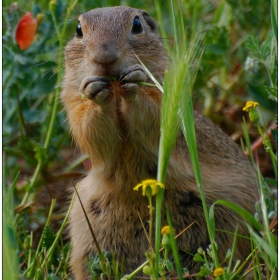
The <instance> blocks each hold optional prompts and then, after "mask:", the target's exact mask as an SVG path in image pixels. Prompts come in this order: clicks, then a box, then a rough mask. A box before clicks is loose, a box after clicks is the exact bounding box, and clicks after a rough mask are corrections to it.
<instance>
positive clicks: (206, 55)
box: [3, 0, 278, 279]
mask: <svg viewBox="0 0 280 280" xmlns="http://www.w3.org/2000/svg"><path fill="white" fill-rule="evenodd" d="M80 2H81V1H75V0H72V1H70V3H68V2H67V1H64V0H61V1H57V4H56V5H54V4H49V1H43V0H42V1H37V2H36V3H35V1H18V4H17V6H15V5H14V4H13V6H12V8H11V5H12V1H8V0H6V1H4V2H3V25H4V31H3V58H4V61H3V149H4V161H3V171H4V175H3V196H4V200H3V201H4V205H3V241H4V243H3V253H4V267H3V271H4V274H3V275H4V279H18V275H21V276H22V277H23V278H26V279H68V278H69V276H68V275H69V265H68V261H69V254H70V246H69V243H68V240H67V238H65V236H66V235H65V232H66V225H67V218H68V214H69V211H68V210H69V209H70V208H69V209H68V210H66V211H65V215H64V216H63V217H61V218H59V219H56V218H55V217H56V215H57V214H58V213H60V211H61V210H60V208H59V207H60V205H57V204H58V202H55V201H52V203H51V205H49V209H50V210H48V208H46V206H44V205H42V203H41V202H40V201H39V200H38V198H37V197H38V194H39V193H40V192H42V190H43V189H44V188H45V187H46V186H48V185H49V184H53V182H54V181H55V182H56V181H58V180H60V181H61V180H62V181H63V178H64V177H63V176H65V175H69V174H72V176H74V175H73V174H74V173H75V172H77V171H79V170H80V169H81V161H83V160H84V159H85V157H84V155H81V157H78V159H73V160H72V161H71V162H69V161H67V160H66V158H65V149H66V148H67V147H69V146H71V140H70V137H69V135H68V132H67V129H65V125H64V118H65V116H64V113H63V112H62V111H61V105H60V104H59V94H60V85H61V80H62V75H63V47H64V46H65V44H66V42H67V41H68V40H69V39H70V38H71V36H73V34H74V33H75V25H76V23H77V21H76V18H77V16H78V15H79V14H80V13H82V12H84V11H87V10H89V9H92V8H94V7H101V6H113V5H120V4H126V5H130V6H134V7H138V8H141V9H145V10H147V11H148V12H149V13H150V14H151V15H152V16H153V17H154V18H155V19H156V20H157V21H158V23H159V26H160V29H161V31H162V32H161V34H162V37H163V40H164V43H165V45H166V46H167V49H168V50H169V54H170V57H171V65H170V68H169V70H168V73H167V74H166V77H165V80H164V86H163V89H162V90H163V92H164V98H163V105H162V115H161V120H162V121H161V131H162V134H161V139H160V147H159V159H158V161H159V164H158V175H157V181H159V182H162V183H164V182H165V174H166V169H167V163H168V159H169V156H170V153H171V150H172V147H173V144H174V141H175V138H176V135H177V132H178V130H179V129H180V127H181V128H182V130H183V132H184V135H185V138H186V141H187V143H188V146H189V150H190V151H191V154H190V155H191V160H192V164H193V168H194V173H195V177H196V181H197V186H198V188H199V190H200V194H201V199H202V203H203V210H204V215H205V219H206V222H207V228H208V233H209V236H210V241H211V248H212V251H211V252H208V253H207V252H203V251H199V252H198V253H197V255H196V256H195V258H196V259H197V260H198V261H200V262H201V270H200V271H198V272H197V273H199V275H200V276H202V275H207V274H210V275H209V277H210V278H214V277H213V276H211V275H212V274H211V273H212V270H213V268H217V267H219V266H220V265H221V262H222V261H223V260H218V258H217V252H216V247H215V223H214V218H213V216H214V211H215V205H219V204H222V205H225V206H227V207H229V208H231V209H233V210H234V211H236V212H237V213H238V214H240V216H242V217H243V218H244V219H245V220H246V222H247V224H248V229H249V231H250V233H251V236H250V239H251V243H252V253H251V255H250V256H248V259H247V261H246V262H244V263H240V264H233V263H232V261H231V258H232V255H233V254H232V252H234V248H235V246H236V243H235V241H234V242H233V244H232V248H228V249H229V252H228V255H227V256H225V258H227V259H229V260H230V261H229V265H228V267H226V268H224V269H225V273H224V275H223V276H220V279H237V278H238V279H239V278H241V279H245V277H246V275H247V274H248V273H251V274H253V275H254V279H262V278H261V268H262V267H265V268H266V273H265V278H266V279H277V268H278V266H277V239H276V237H275V235H274V232H273V227H272V225H273V218H274V217H275V214H276V211H277V198H276V196H275V195H276V191H275V189H276V184H277V179H276V178H277V161H276V158H275V151H276V148H275V146H274V144H273V142H274V140H276V142H277V133H276V132H275V131H274V132H272V136H273V137H271V138H267V137H266V136H265V132H266V131H267V129H266V127H268V126H269V124H271V123H272V122H273V121H274V119H275V113H276V108H277V101H278V100H277V82H278V81H277V58H276V46H277V17H276V16H275V15H276V1H273V0H272V1H271V3H268V1H265V0H262V1H253V0H252V1H242V0H240V1H232V0H231V1H227V2H225V1H220V2H215V4H214V3H212V2H210V1H206V0H202V1H182V2H180V1H169V2H168V5H166V4H164V3H162V1H154V4H155V5H153V1H146V2H145V4H143V2H142V1H121V2H120V1H96V2H95V3H94V4H92V1H82V2H83V3H80ZM270 4H271V5H270ZM28 10H30V11H32V13H33V14H34V15H36V14H38V13H42V14H43V16H44V18H43V21H42V23H41V25H40V26H39V29H38V32H37V37H36V39H35V41H34V43H33V45H32V46H31V47H30V48H29V49H27V50H26V51H20V50H19V48H18V46H17V44H16V42H15V39H14V31H15V27H16V25H17V22H18V20H19V18H20V17H21V16H22V15H23V12H25V11H28ZM182 58H184V60H183V59H182ZM38 81H39V82H38ZM246 100H254V101H257V102H259V104H260V106H259V108H260V112H261V115H264V116H265V117H263V118H261V119H262V120H263V119H265V121H262V127H259V128H257V127H256V126H254V125H253V124H251V123H250V121H249V120H248V116H247V115H246V114H244V115H243V116H245V117H246V119H247V121H244V122H243V124H241V121H239V122H237V121H236V120H235V118H234V117H231V115H230V113H229V111H230V110H231V111H233V112H234V114H235V115H236V116H240V115H241V113H240V111H241V110H242V108H243V106H244V105H245V102H246ZM194 107H195V109H197V110H199V111H201V112H202V113H203V114H205V115H207V116H208V117H210V118H211V119H212V120H213V121H214V122H216V123H217V124H218V125H220V126H222V127H223V128H224V129H225V131H226V132H227V133H229V134H239V135H240V134H241V132H240V131H241V126H242V127H243V132H242V138H243V137H244V139H245V140H244V142H245V144H244V148H245V146H246V148H247V149H248V152H249V155H250V158H251V161H252V162H253V164H254V166H255V169H256V172H257V174H258V191H259V197H260V199H259V201H256V212H255V213H247V212H246V211H245V210H244V209H241V208H240V207H238V206H237V205H234V204H231V203H228V202H226V201H216V202H215V203H214V204H213V205H212V206H211V207H210V209H207V207H206V203H205V198H204V193H203V185H202V180H201V175H200V170H199V164H198V157H197V151H196V142H195V131H194V121H193V108H194ZM238 108H239V109H238ZM243 134H244V136H243ZM260 135H261V136H262V137H263V139H264V140H265V149H266V150H267V153H266V152H264V153H265V158H266V159H267V158H268V161H269V162H270V163H271V165H272V168H267V169H264V171H263V173H264V174H268V175H269V177H270V178H267V177H266V176H267V175H264V174H262V173H261V171H260V169H259V167H258V165H257V163H256V162H255V160H254V157H253V152H252V151H251V148H250V146H251V142H252V141H254V140H255V139H256V138H257V137H260ZM259 149H260V150H261V149H263V150H264V148H263V147H260V148H259ZM72 163H73V164H72ZM79 163H80V164H79ZM58 166H61V169H59V171H60V173H59V172H58V173H57V172H55V171H56V170H57V169H58ZM62 167H63V168H62ZM66 171H67V172H66ZM49 174H54V175H53V177H54V178H52V180H54V181H51V180H50V176H49ZM132 187H133V186H132ZM163 193H164V190H163V189H160V191H159V192H158V194H157V197H156V205H155V208H156V210H155V225H156V229H155V244H154V252H155V256H152V257H151V256H149V255H148V258H147V262H146V263H145V264H143V265H142V266H140V268H139V270H140V271H141V270H142V268H143V267H144V266H148V267H151V268H152V270H153V273H152V275H150V278H151V279H156V278H157V275H158V273H160V274H161V277H167V276H168V268H169V269H171V267H172V266H173V264H170V263H169V262H168V261H167V262H166V263H165V265H162V264H160V254H159V249H160V247H161V235H160V229H161V227H162V225H161V223H160V221H161V208H162V199H163ZM34 205H35V206H36V207H33V206H34ZM147 205H148V202H147ZM56 206H57V208H56ZM14 207H16V210H17V211H16V214H15V215H14V211H13V210H14ZM169 223H170V225H171V224H172V221H169ZM34 224H36V225H37V226H36V227H34V226H32V225H34ZM54 228H55V230H54ZM256 229H257V230H258V232H259V234H256ZM172 234H173V233H171V237H172V240H171V250H172V252H173V256H174V260H175V267H176V268H174V270H175V272H176V273H175V274H176V275H178V277H179V279H182V277H183V275H185V273H186V269H185V268H182V267H181V265H180V261H179V258H178V254H177V247H176V242H174V240H173V235H172ZM38 235H39V237H38ZM36 236H37V237H36ZM235 236H236V235H235ZM235 240H236V238H235ZM104 255H105V257H104V256H103V258H102V257H101V258H102V259H103V262H102V263H101V264H100V258H96V257H92V258H91V262H90V263H89V267H91V268H92V269H91V275H92V277H93V279H94V278H95V279H100V277H101V276H100V275H101V274H102V273H105V274H107V275H109V276H110V277H111V278H115V279H121V278H122V277H123V275H122V273H119V272H118V269H117V267H119V268H120V267H121V264H119V263H117V262H116V261H114V258H111V257H110V256H109V255H107V254H104ZM104 258H105V259H104ZM7 260H10V261H7ZM108 263H112V266H113V269H108ZM248 265H249V266H248ZM245 266H246V267H247V266H248V268H247V269H245V270H244V267H245ZM137 272H138V270H137V271H135V272H131V274H130V275H128V276H125V277H124V278H123V279H132V278H133V277H134V275H135V274H136V273H137Z"/></svg>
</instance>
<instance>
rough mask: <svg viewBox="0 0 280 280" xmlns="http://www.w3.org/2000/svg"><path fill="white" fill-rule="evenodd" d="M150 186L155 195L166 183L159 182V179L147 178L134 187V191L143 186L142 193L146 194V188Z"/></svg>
mask: <svg viewBox="0 0 280 280" xmlns="http://www.w3.org/2000/svg"><path fill="white" fill-rule="evenodd" d="M148 186H150V188H151V189H152V195H155V194H156V193H157V192H158V190H159V188H162V189H163V188H164V185H163V184H162V183H160V182H158V181H157V180H154V179H147V180H144V181H142V183H140V184H138V185H137V186H136V187H134V188H133V190H134V191H138V189H139V188H141V187H142V194H143V195H145V194H146V188H147V187H148Z"/></svg>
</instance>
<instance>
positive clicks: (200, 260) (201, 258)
mask: <svg viewBox="0 0 280 280" xmlns="http://www.w3.org/2000/svg"><path fill="white" fill-rule="evenodd" d="M193 261H194V262H203V263H204V262H205V260H204V258H203V257H202V256H201V255H200V254H199V253H196V254H195V255H194V258H193Z"/></svg>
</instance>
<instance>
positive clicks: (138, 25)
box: [131, 16, 143, 34]
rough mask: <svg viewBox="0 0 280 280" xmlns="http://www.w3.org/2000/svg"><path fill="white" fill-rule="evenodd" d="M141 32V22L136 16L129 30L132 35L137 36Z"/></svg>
mask: <svg viewBox="0 0 280 280" xmlns="http://www.w3.org/2000/svg"><path fill="white" fill-rule="evenodd" d="M142 31H143V27H142V24H141V22H140V20H139V17H138V16H136V17H135V18H134V20H133V25H132V30H131V32H132V33H133V34H139V33H142Z"/></svg>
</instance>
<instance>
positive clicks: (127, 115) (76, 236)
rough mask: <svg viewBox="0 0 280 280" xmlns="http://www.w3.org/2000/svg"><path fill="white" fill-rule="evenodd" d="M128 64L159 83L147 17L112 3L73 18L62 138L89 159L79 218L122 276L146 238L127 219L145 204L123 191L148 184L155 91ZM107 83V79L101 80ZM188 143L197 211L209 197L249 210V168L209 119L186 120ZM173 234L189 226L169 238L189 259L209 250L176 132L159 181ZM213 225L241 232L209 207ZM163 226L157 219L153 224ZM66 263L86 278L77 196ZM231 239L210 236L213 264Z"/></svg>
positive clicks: (162, 65)
mask: <svg viewBox="0 0 280 280" xmlns="http://www.w3.org/2000/svg"><path fill="white" fill-rule="evenodd" d="M138 58H139V59H140V60H141V61H142V62H143V63H144V65H145V66H146V67H147V68H148V69H149V70H150V72H151V73H152V74H153V75H154V76H155V77H156V78H157V79H158V80H159V81H160V82H162V81H163V76H164V72H165V70H166V68H167V65H168V56H167V52H166V49H165V47H164V45H163V43H162V41H161V39H160V37H159V34H158V31H157V27H156V23H155V21H154V20H153V19H152V18H151V16H150V15H149V14H148V13H147V12H145V11H143V10H138V9H133V8H129V7H113V8H101V9H94V10H91V11H89V12H87V13H85V14H83V15H81V16H80V18H79V24H78V26H77V29H76V35H75V37H74V38H73V39H72V40H71V41H70V42H69V43H68V45H67V46H66V48H65V75H64V82H63V91H62V95H61V98H62V101H63V104H64V108H65V110H66V112H67V118H68V121H69V126H70V130H71V133H72V135H73V137H74V139H75V141H76V142H77V144H78V145H79V146H80V148H81V149H82V150H83V151H84V152H85V153H87V154H88V155H89V158H90V161H91V164H92V168H91V170H90V171H89V173H88V175H87V177H86V178H85V179H83V180H82V181H81V182H79V183H78V192H79V194H80V197H81V200H82V202H83V205H84V207H85V209H86V212H87V215H88V218H89V220H90V223H91V225H92V228H93V230H94V233H95V235H96V237H97V240H98V242H99V244H100V246H101V248H102V250H105V251H114V253H115V254H116V257H117V259H118V260H121V259H122V258H124V260H125V266H124V267H125V271H126V272H129V271H130V270H133V269H135V268H136V267H137V266H138V265H140V264H141V263H142V262H143V261H144V260H145V255H144V253H145V252H146V251H147V249H148V241H147V239H146V236H145V234H144V230H143V227H142V225H141V222H140V220H139V217H138V215H137V211H138V212H139V213H140V215H141V218H142V220H143V221H144V223H145V226H147V221H148V218H149V214H148V207H147V198H146V197H144V196H142V193H141V192H136V191H133V187H134V186H135V185H137V184H138V183H139V182H141V181H142V180H145V179H148V178H156V172H157V156H158V144H159V137H160V104H161V98H162V93H161V92H160V91H159V90H158V89H157V88H154V87H148V86H141V85H139V82H145V81H147V79H148V76H147V74H146V72H145V70H144V69H143V67H142V66H141V65H140V63H139V60H138ZM109 77H110V78H109ZM195 122H196V135H197V145H198V152H199V160H200V167H201V172H202V177H203V187H204V191H205V195H206V200H207V205H208V206H210V205H212V203H213V202H214V201H216V200H218V199H225V200H228V201H231V202H234V203H236V204H238V205H240V206H242V207H244V208H245V209H246V210H248V211H250V212H253V211H254V201H255V195H256V189H255V184H256V182H255V175H254V171H253V169H252V167H251V165H250V163H249V162H248V160H247V158H245V156H243V154H242V152H241V150H240V148H239V147H238V146H237V145H236V144H235V143H234V142H233V141H232V140H231V139H230V138H229V137H228V136H227V135H225V134H224V133H223V132H222V131H221V130H220V129H219V128H218V127H216V126H215V125H214V124H213V123H212V122H211V121H209V120H208V119H206V118H204V117H202V116H200V115H199V114H195ZM164 204H165V205H166V206H168V207H169V209H170V211H171V215H172V219H173V224H174V228H175V229H176V232H177V233H178V232H180V231H181V230H183V229H184V228H185V227H186V226H188V225H189V224H190V223H192V222H193V221H195V224H194V225H193V226H192V227H191V228H190V229H189V230H187V231H186V232H185V233H184V234H183V235H182V236H181V237H179V238H178V247H179V249H181V250H184V251H187V252H190V253H192V254H194V253H195V252H196V250H197V248H198V247H202V248H203V249H205V248H207V246H208V245H209V238H208V233H207V229H206V225H205V219H204V215H203V210H202V205H201V200H200V195H199V191H198V187H197V185H196V182H195V178H194V174H193V171H192V166H191V162H190V157H189V153H188V148H187V145H186V142H185V140H184V138H183V136H182V135H181V133H179V136H178V138H177V141H176V143H175V147H174V149H173V152H172V155H171V158H170V162H169V167H168V172H167V179H166V185H165V197H164ZM215 213H216V216H215V217H216V228H217V229H221V230H223V231H226V232H234V231H235V229H236V226H237V225H238V231H239V233H240V234H242V235H248V232H247V227H246V226H245V224H244V223H243V222H242V221H240V217H239V216H238V215H237V214H235V213H234V212H232V211H230V210H228V209H227V208H224V207H221V206H217V207H216V208H215ZM163 223H166V220H164V218H163ZM70 236H71V242H72V255H71V267H72V270H73V274H74V276H75V278H76V279H84V278H85V277H87V276H88V272H87V256H88V254H89V253H90V252H93V253H94V254H96V253H97V252H96V249H95V245H94V243H93V240H92V237H91V234H90V231H89V227H88V224H87V223H86V220H85V217H84V214H83V211H82V208H81V205H80V203H79V202H78V200H76V201H75V203H74V207H73V209H72V212H71V217H70ZM232 236H233V235H232V234H225V233H221V232H220V231H217V236H216V237H217V238H216V241H217V243H218V246H219V256H220V257H221V260H223V257H224V256H225V253H226V251H227V249H228V248H230V247H231V245H232ZM249 252H250V244H249V243H248V242H246V241H245V239H242V238H239V239H238V244H237V249H236V252H235V259H244V258H245V257H246V256H247V255H248V254H249ZM180 254H181V260H182V263H183V265H184V266H186V267H187V268H188V269H189V270H190V271H191V272H195V271H197V270H198V269H199V264H197V263H194V262H193V261H192V259H193V257H192V256H191V255H189V254H187V253H183V251H180Z"/></svg>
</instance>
